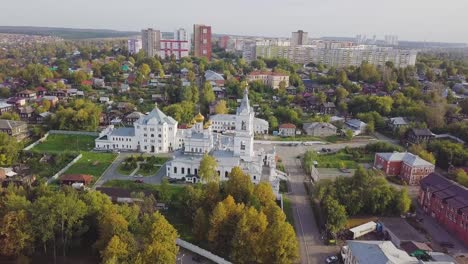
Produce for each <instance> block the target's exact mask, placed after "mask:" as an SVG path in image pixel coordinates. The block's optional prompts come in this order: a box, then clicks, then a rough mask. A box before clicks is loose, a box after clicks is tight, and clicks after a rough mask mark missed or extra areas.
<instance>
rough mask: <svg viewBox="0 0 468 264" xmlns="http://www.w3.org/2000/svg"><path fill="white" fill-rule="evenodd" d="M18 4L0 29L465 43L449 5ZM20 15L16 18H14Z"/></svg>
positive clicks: (56, 0)
mask: <svg viewBox="0 0 468 264" xmlns="http://www.w3.org/2000/svg"><path fill="white" fill-rule="evenodd" d="M221 2H222V1H214V0H199V1H190V0H179V1H171V2H163V1H160V0H156V1H151V0H134V1H132V2H129V1H123V0H113V1H110V0H101V1H91V0H81V1H79V2H75V1H74V2H71V1H70V3H67V4H66V5H64V4H63V0H62V1H61V0H35V1H33V0H17V1H8V2H6V3H3V4H2V10H3V12H2V16H1V17H0V25H3V26H43V27H64V28H84V29H86V28H88V29H113V30H123V31H140V30H141V29H142V28H148V27H153V28H157V29H160V30H162V31H173V30H174V29H176V28H179V27H183V28H186V29H187V30H188V31H189V32H191V31H192V25H193V24H207V25H211V26H212V28H213V33H215V34H232V35H250V36H270V37H289V36H290V34H291V32H292V31H296V30H298V29H302V30H304V31H306V32H309V37H311V38H320V37H331V36H333V37H354V36H356V35H358V34H361V35H366V36H367V37H368V38H372V37H373V35H376V36H377V39H383V38H384V35H398V37H399V39H400V40H409V41H431V42H432V41H435V42H462V43H468V34H466V33H467V32H468V29H467V27H466V23H465V21H464V20H465V16H466V14H468V1H466V0H448V1H445V2H441V1H435V0H426V1H423V0H412V1H404V0H393V1H378V0H377V1H376V0H374V1H373V0H354V1H349V0H329V1H316V0H309V1H305V0H292V1H280V0H269V1H267V0H255V1H247V0H237V1H232V2H226V3H221ZM18 14H21V16H18Z"/></svg>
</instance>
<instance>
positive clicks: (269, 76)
mask: <svg viewBox="0 0 468 264" xmlns="http://www.w3.org/2000/svg"><path fill="white" fill-rule="evenodd" d="M247 81H248V82H253V81H261V82H262V83H263V84H265V85H267V86H268V87H270V88H272V89H278V88H279V87H280V84H281V82H284V87H285V88H286V87H288V86H289V75H287V74H284V73H279V72H271V71H254V72H251V73H250V74H249V75H247Z"/></svg>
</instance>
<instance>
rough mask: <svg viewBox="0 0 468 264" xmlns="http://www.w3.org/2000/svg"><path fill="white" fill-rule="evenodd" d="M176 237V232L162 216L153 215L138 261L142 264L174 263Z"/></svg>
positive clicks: (177, 249)
mask: <svg viewBox="0 0 468 264" xmlns="http://www.w3.org/2000/svg"><path fill="white" fill-rule="evenodd" d="M177 237H178V234H177V231H176V230H175V228H174V227H173V226H171V225H170V224H169V222H167V220H166V219H165V218H164V216H162V215H161V214H160V213H159V212H156V213H154V214H153V215H152V219H151V225H150V227H149V233H148V234H147V237H146V238H145V239H144V241H145V243H144V245H143V250H142V252H141V254H139V259H140V260H141V261H142V262H143V263H155V264H166V263H176V257H177V253H178V252H179V247H178V246H177V245H176V239H177ZM137 259H138V258H137ZM137 262H138V261H137Z"/></svg>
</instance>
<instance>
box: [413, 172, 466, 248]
mask: <svg viewBox="0 0 468 264" xmlns="http://www.w3.org/2000/svg"><path fill="white" fill-rule="evenodd" d="M420 186H421V188H420V189H419V196H418V202H419V204H420V205H421V207H422V209H423V210H424V212H426V213H427V214H428V215H430V216H431V217H432V218H433V219H435V220H436V221H437V222H438V223H439V224H440V225H441V226H443V227H444V228H445V229H446V230H448V231H449V232H450V233H451V234H452V235H454V236H456V237H457V238H458V239H460V240H461V241H463V243H464V244H465V245H466V246H468V189H467V188H465V187H463V186H461V185H459V184H458V183H455V182H452V181H450V180H448V179H447V178H445V177H443V176H442V175H439V174H437V173H431V174H429V175H428V176H427V177H425V178H424V179H422V180H421V185H420Z"/></svg>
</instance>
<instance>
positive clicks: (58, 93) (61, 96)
mask: <svg viewBox="0 0 468 264" xmlns="http://www.w3.org/2000/svg"><path fill="white" fill-rule="evenodd" d="M48 95H51V96H56V97H57V98H59V99H64V98H67V97H68V93H67V91H66V90H56V91H50V92H49V93H48Z"/></svg>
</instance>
